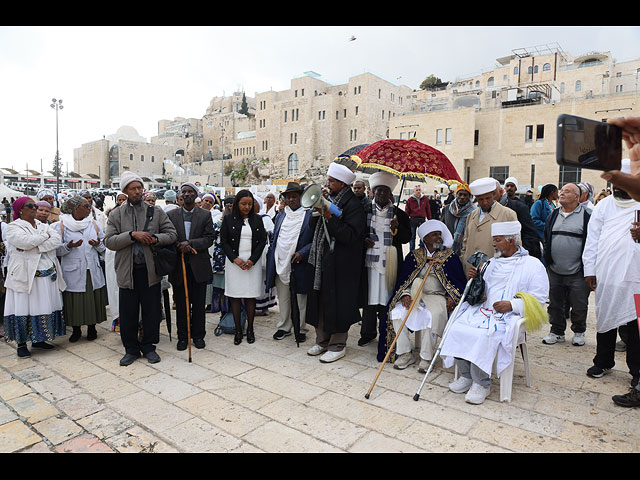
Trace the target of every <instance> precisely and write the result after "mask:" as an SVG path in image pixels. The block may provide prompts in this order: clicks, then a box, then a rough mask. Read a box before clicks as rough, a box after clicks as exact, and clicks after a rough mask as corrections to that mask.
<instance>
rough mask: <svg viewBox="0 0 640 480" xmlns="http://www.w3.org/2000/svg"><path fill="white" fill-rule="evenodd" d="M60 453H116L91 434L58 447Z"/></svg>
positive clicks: (57, 450)
mask: <svg viewBox="0 0 640 480" xmlns="http://www.w3.org/2000/svg"><path fill="white" fill-rule="evenodd" d="M55 451H56V452H58V453H115V452H114V450H113V449H112V448H111V447H109V446H108V445H107V444H106V443H104V442H102V441H101V440H100V439H99V438H96V437H94V436H93V435H90V434H85V435H80V436H78V437H75V438H72V439H71V440H67V441H66V442H64V443H62V444H60V445H58V446H57V447H56V450H55Z"/></svg>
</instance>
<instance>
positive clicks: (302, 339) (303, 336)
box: [296, 333, 307, 343]
mask: <svg viewBox="0 0 640 480" xmlns="http://www.w3.org/2000/svg"><path fill="white" fill-rule="evenodd" d="M306 341H307V335H306V334H304V333H299V334H298V336H297V337H296V342H298V343H304V342H306Z"/></svg>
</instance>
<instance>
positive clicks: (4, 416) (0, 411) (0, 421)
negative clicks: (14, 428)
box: [0, 403, 18, 425]
mask: <svg viewBox="0 0 640 480" xmlns="http://www.w3.org/2000/svg"><path fill="white" fill-rule="evenodd" d="M17 418H18V416H17V415H16V414H15V413H13V411H12V410H11V409H9V407H7V406H6V405H4V404H2V403H0V425H4V424H5V423H9V422H12V421H13V420H15V419H17Z"/></svg>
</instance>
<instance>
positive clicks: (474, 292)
mask: <svg viewBox="0 0 640 480" xmlns="http://www.w3.org/2000/svg"><path fill="white" fill-rule="evenodd" d="M488 259H489V256H488V255H486V254H485V253H482V252H476V253H474V254H473V255H471V256H470V257H469V259H468V260H467V262H469V263H470V264H471V265H473V266H474V267H476V268H478V267H479V266H480V265H481V264H482V263H484V265H482V268H481V269H480V270H479V271H478V276H477V277H476V278H474V279H473V280H472V281H471V285H470V286H469V291H468V292H467V296H466V297H465V301H466V302H467V303H468V304H469V305H477V304H478V303H482V302H484V297H485V283H484V271H485V270H486V269H487V266H488V265H489V260H488Z"/></svg>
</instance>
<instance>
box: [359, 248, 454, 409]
mask: <svg viewBox="0 0 640 480" xmlns="http://www.w3.org/2000/svg"><path fill="white" fill-rule="evenodd" d="M428 260H433V261H432V262H431V264H430V265H429V268H428V269H427V273H426V275H425V276H424V278H423V279H422V282H421V283H420V289H419V290H418V293H417V294H416V295H415V297H414V298H413V299H412V300H411V305H410V306H409V310H407V313H406V314H405V316H404V320H402V324H401V325H400V328H398V331H397V332H396V336H395V338H394V339H393V342H391V346H390V347H389V348H388V349H387V354H386V355H385V357H384V360H383V361H382V364H381V365H380V368H379V369H378V374H377V375H376V377H375V378H374V379H373V383H372V384H371V387H370V388H369V391H368V392H367V393H366V394H365V396H364V398H369V396H370V395H371V391H372V390H373V387H374V385H375V384H376V382H377V381H378V377H379V376H380V374H381V373H382V369H383V368H384V364H385V363H387V360H389V356H390V355H391V352H392V351H393V347H394V346H395V345H396V342H397V341H398V337H399V336H400V332H402V329H403V328H404V324H405V323H407V319H408V318H409V315H411V312H412V311H413V307H414V306H415V304H416V301H417V300H418V299H419V298H420V292H422V287H424V282H425V281H426V280H427V277H428V276H429V272H431V268H432V267H433V266H434V265H435V263H436V262H440V263H442V260H437V259H435V258H431V257H427V261H428ZM387 321H391V320H390V319H389V318H387Z"/></svg>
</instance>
